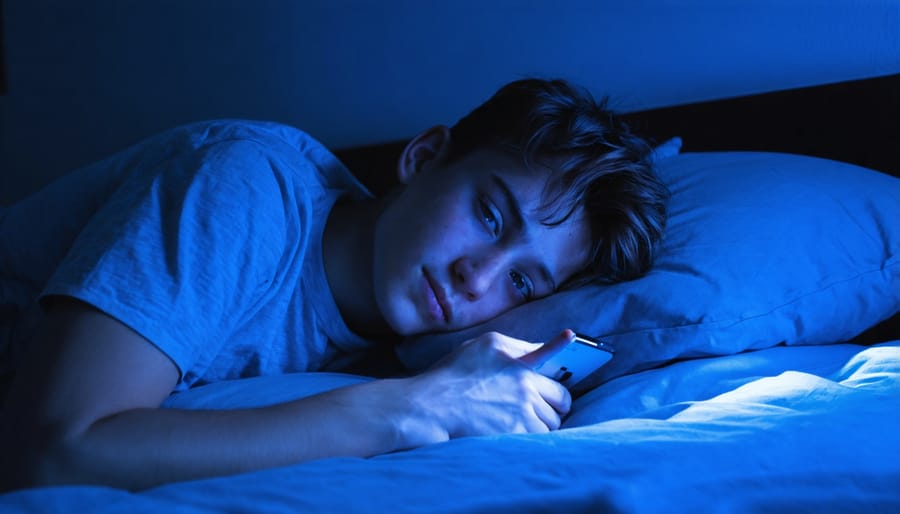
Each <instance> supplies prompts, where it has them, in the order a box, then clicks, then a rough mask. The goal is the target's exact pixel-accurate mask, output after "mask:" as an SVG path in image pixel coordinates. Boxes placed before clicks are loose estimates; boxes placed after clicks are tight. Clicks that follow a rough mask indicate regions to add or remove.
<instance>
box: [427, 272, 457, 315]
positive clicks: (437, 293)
mask: <svg viewBox="0 0 900 514" xmlns="http://www.w3.org/2000/svg"><path fill="white" fill-rule="evenodd" d="M422 275H424V276H425V287H424V289H425V301H426V306H427V307H428V311H429V313H430V314H431V316H432V317H433V318H435V319H436V320H439V321H440V320H443V321H444V323H450V319H451V318H452V317H453V312H452V311H451V310H450V304H448V303H447V295H446V293H444V289H443V288H442V287H441V286H440V285H438V283H437V282H435V280H434V277H432V276H431V273H429V272H428V270H427V269H425V268H424V267H423V268H422Z"/></svg>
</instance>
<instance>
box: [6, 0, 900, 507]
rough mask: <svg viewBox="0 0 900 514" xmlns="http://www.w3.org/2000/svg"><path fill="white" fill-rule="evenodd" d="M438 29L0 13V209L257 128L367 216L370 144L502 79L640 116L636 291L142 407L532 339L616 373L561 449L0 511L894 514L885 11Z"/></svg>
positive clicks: (896, 360) (468, 451) (469, 454)
mask: <svg viewBox="0 0 900 514" xmlns="http://www.w3.org/2000/svg"><path fill="white" fill-rule="evenodd" d="M457 3H459V4H460V6H459V7H455V8H454V7H452V6H451V7H448V6H450V4H446V5H444V4H440V6H438V4H439V3H429V2H418V3H416V2H395V3H390V2H389V3H379V4H378V5H377V6H375V5H370V3H368V2H356V1H347V2H337V3H333V2H321V3H320V4H321V5H313V4H315V3H314V2H312V3H310V2H307V3H303V5H300V3H296V5H292V6H291V7H288V5H287V4H290V3H289V2H280V3H279V2H230V3H229V5H228V6H226V7H224V8H223V7H222V6H220V5H218V4H219V2H214V1H195V2H181V3H179V2H143V3H141V2H135V3H133V4H132V5H129V6H128V7H127V8H121V7H120V6H118V4H117V7H116V8H111V4H112V3H110V2H89V3H88V4H89V5H87V6H85V5H80V4H79V5H76V6H71V7H64V6H61V5H55V4H54V3H53V2H33V1H32V2H22V1H19V2H15V1H6V2H5V3H4V2H3V1H2V0H0V15H5V19H6V21H7V23H6V24H5V25H4V24H3V23H2V22H0V29H5V31H6V32H5V34H4V33H0V45H2V46H0V53H3V55H2V56H0V68H2V71H4V72H5V71H6V70H7V69H8V75H7V74H6V73H3V74H0V90H4V91H5V93H6V94H7V95H8V97H4V98H3V99H2V100H3V101H2V102H0V114H2V116H0V132H2V137H0V150H2V151H0V168H3V169H0V186H2V187H0V205H2V204H4V203H6V202H9V201H12V200H13V199H15V198H16V197H18V196H21V194H24V193H25V192H27V191H28V190H29V189H35V188H36V187H37V186H38V185H39V184H38V183H40V182H44V181H46V180H49V178H50V177H49V176H46V177H45V176H42V174H46V175H53V174H56V173H62V172H63V171H64V170H67V169H72V168H74V167H76V165H81V164H85V163H87V162H90V161H92V160H95V159H97V158H99V157H101V156H102V155H107V154H109V153H111V152H112V151H115V150H117V149H120V148H121V147H123V146H126V144H128V143H131V142H133V140H137V139H139V136H140V137H143V136H147V135H149V134H150V133H152V132H155V131H158V130H160V129H163V128H169V127H171V126H174V125H176V124H179V123H183V122H187V121H196V119H205V118H209V117H252V118H264V119H276V118H277V117H282V118H280V119H279V121H286V122H289V123H292V124H295V125H298V126H300V127H301V128H304V129H307V130H309V131H310V132H311V133H313V134H314V135H316V137H323V138H325V142H326V143H327V144H328V145H329V146H335V145H334V144H333V142H337V141H356V142H357V143H353V144H352V145H351V144H349V143H348V144H347V145H343V146H346V147H343V148H340V150H339V151H338V156H339V157H340V158H341V159H342V160H343V161H344V162H345V163H346V164H347V165H348V167H349V168H350V169H352V170H362V169H366V170H368V171H369V172H368V173H367V174H366V175H361V176H360V177H359V178H360V180H361V181H362V182H363V183H365V184H366V185H367V186H368V187H369V188H370V189H371V190H372V191H373V192H374V193H375V194H383V193H385V192H386V191H387V190H388V189H389V188H390V187H391V186H392V185H393V183H392V181H391V178H390V177H392V176H393V173H392V168H393V164H394V163H395V162H396V157H397V155H398V153H399V150H400V149H401V148H402V146H403V144H404V143H405V142H404V141H400V140H397V141H394V142H387V143H380V142H379V141H383V140H381V139H377V138H376V136H378V137H381V136H382V135H383V133H386V134H388V136H389V137H390V138H393V137H394V136H396V135H398V134H400V133H401V132H402V133H406V134H408V133H411V131H414V130H416V131H417V130H420V129H422V128H423V126H422V123H423V122H424V123H433V122H436V121H452V119H449V120H448V119H446V116H445V115H447V114H448V113H455V112H456V111H455V109H456V108H457V107H459V108H462V107H463V104H464V105H465V106H466V107H471V105H469V103H471V102H470V100H472V99H473V98H474V97H475V96H477V95H486V94H489V93H490V92H491V91H492V89H491V88H493V87H494V86H497V85H499V84H500V83H502V82H505V81H507V80H512V79H514V78H519V76H513V74H520V73H522V72H523V71H525V70H526V68H527V70H532V69H537V70H544V71H548V72H549V71H551V70H552V71H558V72H560V73H561V74H562V75H564V78H573V79H576V81H578V80H577V79H579V78H583V79H587V82H588V85H589V86H590V87H591V88H592V89H593V90H594V91H595V93H598V94H602V93H604V92H606V89H608V88H607V87H606V86H609V89H612V92H613V93H616V92H618V93H620V94H622V95H624V96H625V97H624V98H613V100H614V103H615V101H616V100H623V102H624V105H629V104H634V103H635V102H636V104H637V105H642V104H641V101H652V102H651V103H650V104H649V105H651V106H654V105H655V106H658V105H668V106H669V107H664V108H650V109H645V110H640V111H636V112H629V113H627V114H626V115H625V118H626V119H627V121H629V122H630V123H631V124H632V125H634V126H635V127H636V128H638V129H639V131H640V132H643V133H645V134H648V135H650V136H651V137H652V138H653V140H654V141H655V143H656V151H655V154H654V158H655V159H656V163H657V166H658V168H659V170H660V175H661V176H662V177H663V179H664V180H665V181H666V183H667V184H668V185H669V187H670V189H671V191H672V200H671V204H670V220H669V223H668V227H667V229H666V233H665V238H664V242H663V244H662V247H661V248H660V252H659V254H658V256H657V259H656V265H655V267H654V269H653V270H652V271H651V272H650V273H649V274H648V275H647V276H645V277H643V278H641V279H638V280H635V281H631V282H626V283H622V284H615V285H591V286H586V287H582V288H579V289H576V290H571V291H566V292H563V293H560V294H557V295H554V296H552V297H550V298H546V299H542V300H540V301H537V302H533V303H531V304H528V305H526V306H523V307H522V308H519V309H515V310H514V311H511V312H509V313H507V314H504V315H501V316H499V317H497V318H495V319H493V320H490V321H488V322H486V323H484V324H482V325H479V326H476V327H472V328H470V329H468V330H464V331H461V332H456V333H449V334H436V335H428V336H420V337H416V338H410V339H407V340H404V341H402V342H401V344H400V345H399V346H397V347H393V348H380V349H376V351H374V352H373V353H372V354H371V355H368V356H366V357H368V358H367V359H361V360H360V361H358V362H354V363H348V367H346V368H342V369H333V370H327V371H322V372H318V373H299V374H289V375H283V376H269V377H258V378H250V379H244V380H237V381H229V382H221V383H216V384H210V385H205V386H202V387H198V388H194V389H190V390H187V391H184V392H180V393H177V394H173V395H172V396H170V397H169V398H168V399H167V400H166V402H165V404H164V406H165V407H167V408H187V409H229V408H242V407H251V406H261V405H266V404H271V403H276V402H279V401H285V400H289V399H293V398H298V397H301V396H305V395H310V394H315V393H317V392H320V391H324V390H328V389H331V388H335V387H341V386H344V385H350V384H354V383H359V382H361V381H367V380H373V379H376V378H375V377H379V376H384V375H389V374H392V373H395V372H398V366H399V368H400V369H399V372H402V373H409V372H412V373H415V372H417V371H420V370H423V369H426V368H427V367H428V366H430V365H431V364H432V363H434V362H435V361H436V360H437V359H439V358H440V357H441V356H442V355H444V354H446V353H447V352H448V351H450V350H451V349H452V348H454V347H455V346H456V345H458V344H459V343H460V342H461V341H464V340H466V339H468V338H469V337H471V336H474V335H476V334H479V333H481V332H484V331H486V330H497V331H500V332H504V333H507V334H510V335H513V336H518V337H522V338H526V339H529V340H546V339H548V338H550V337H551V336H552V335H554V334H556V333H558V331H559V330H560V329H561V328H563V327H570V328H573V329H576V330H578V331H579V332H583V333H586V334H588V335H591V336H597V337H600V338H602V339H603V340H604V341H606V342H607V343H609V344H610V345H611V346H613V347H614V348H615V349H616V355H615V357H614V358H613V360H612V361H610V362H609V363H608V364H607V365H606V366H604V367H603V368H601V369H600V370H599V371H598V372H596V373H594V374H592V375H591V376H590V377H588V378H587V379H586V380H585V381H583V382H581V383H579V384H578V385H577V387H576V388H575V390H574V391H573V394H574V396H575V401H574V405H573V409H572V412H571V414H570V415H569V416H568V417H567V418H566V419H565V420H564V423H563V426H562V428H561V429H560V430H558V431H555V432H552V433H549V434H533V435H501V436H491V437H470V438H462V439H456V440H451V441H449V442H446V443H440V444H434V445H430V446H426V447H422V448H418V449H413V450H408V451H403V452H396V453H392V454H387V455H381V456H376V457H372V458H366V459H362V458H331V459H322V460H316V461H311V462H306V463H300V464H295V465H291V466H286V467H280V468H275V469H268V470H262V471H257V472H251V473H244V474H239V475H234V476H224V477H218V478H210V479H204V480H196V481H190V482H181V483H173V484H168V485H164V486H160V487H155V488H152V489H148V490H143V491H125V490H118V489H113V488H108V487H95V486H66V487H44V488H36V489H29V490H21V491H14V492H10V493H6V494H2V495H0V513H2V514H18V513H23V514H25V513H47V514H50V513H82V512H85V513H160V512H167V513H168V512H171V513H191V514H193V513H197V514H201V513H204V514H205V513H218V512H265V513H278V512H286V513H287V512H290V513H295V512H310V513H313V512H323V513H357V512H358V513H400V512H428V513H480V512H484V513H503V512H516V513H518V514H525V513H532V512H552V513H566V514H574V513H579V512H591V513H598V512H621V513H682V512H685V513H693V512H703V513H719V512H721V513H772V512H779V513H780V512H785V513H804V512H808V513H816V514H819V513H846V512H866V513H869V512H872V513H878V512H881V513H900V74H898V73H900V43H898V41H900V37H898V35H900V31H898V29H897V21H898V19H900V8H898V7H897V4H896V2H893V1H892V0H872V1H870V2H858V1H846V2H825V3H824V4H827V7H823V3H821V2H817V1H799V2H780V1H778V0H766V1H760V0H754V1H752V2H732V3H729V4H730V5H729V6H728V8H720V7H715V6H710V5H708V4H709V2H704V1H702V0H691V1H681V2H615V1H614V0H610V1H608V2H596V3H591V4H592V5H593V7H587V6H578V8H576V4H575V3H572V4H568V6H566V5H565V4H563V5H564V6H563V7H562V8H559V9H558V12H556V11H554V13H555V14H554V16H550V15H549V14H548V13H549V12H550V11H549V10H547V8H548V6H550V4H551V3H550V2H545V3H542V2H517V1H504V2H488V3H484V2H476V1H469V2H457ZM457 3H453V6H456V5H457ZM712 3H715V2H712ZM51 4H52V5H51ZM306 4H310V5H311V7H310V6H307V5H306ZM337 4H340V5H337ZM482 4H484V5H482ZM732 4H733V5H732ZM832 4H833V5H832ZM553 6H554V9H555V8H556V4H553ZM4 7H5V9H4ZM581 7H583V8H584V9H586V10H587V11H589V12H590V13H591V15H583V14H582V11H581V10H580V8H581ZM476 8H478V9H480V10H479V11H478V13H479V14H480V16H481V18H478V19H475V20H473V19H472V18H473V17H472V16H471V12H472V9H476ZM417 9H418V10H417ZM423 9H424V10H423ZM649 10H652V11H653V12H654V13H656V14H657V16H647V15H646V14H647V11H649ZM348 12H350V14H351V15H350V16H346V14H347V13H348ZM423 12H424V13H425V14H426V15H427V16H425V17H423V16H422V13H423ZM723 13H725V14H723ZM735 13H737V14H735ZM779 14H785V15H784V16H779ZM417 17H419V18H421V20H423V22H422V23H421V24H419V23H418V22H419V21H420V20H419V18H417ZM0 18H2V16H0ZM739 18H740V19H741V20H744V19H746V20H749V21H748V22H747V23H737V21H738V19H739ZM845 18H847V19H849V21H848V20H845ZM548 19H549V20H550V22H549V23H548V22H547V20H548ZM10 20H15V21H14V22H12V23H10V22H9V21H10ZM424 20H429V21H433V22H434V23H433V24H431V25H429V24H427V23H425V22H424ZM798 20H799V22H798ZM845 21H847V22H846V23H845ZM282 22H283V23H282ZM464 24H469V25H470V26H468V28H469V29H471V30H470V31H469V32H466V31H464V30H459V27H460V26H463V25H464ZM701 25H704V26H705V27H706V29H703V27H701ZM860 27H863V28H860ZM161 28H162V29H164V30H162V31H161ZM504 30H505V32H504ZM732 32H737V34H735V37H731V36H732ZM160 33H163V34H164V35H165V36H166V37H162V38H161V37H159V34H160ZM236 34H237V35H240V36H241V37H235V35H236ZM335 34H339V35H340V36H335ZM460 34H463V36H460ZM534 34H537V36H535V37H532V35H534ZM710 35H712V36H713V37H712V38H710ZM400 36H409V38H404V37H400ZM526 36H527V37H526ZM726 36H727V37H726ZM655 37H656V38H655ZM342 39H343V40H346V41H339V40H342ZM409 41H417V43H415V44H411V43H410V42H409ZM421 41H428V43H429V44H423V43H421ZM435 41H441V42H444V43H447V44H444V45H432V44H431V43H433V42H435ZM659 41H666V44H665V45H660V44H659V43H658V42H659ZM285 42H287V43H290V44H286V43H285ZM375 42H377V43H378V44H375ZM551 42H553V43H555V44H550V43H551ZM487 45H495V46H496V48H495V50H496V52H494V53H493V54H491V53H490V52H485V51H484V48H485V47H487ZM712 45H722V47H723V50H722V51H719V52H705V49H706V47H708V46H712ZM654 46H657V47H659V46H664V47H665V48H662V49H660V48H653V47H654ZM70 47H71V48H74V49H76V50H80V51H74V50H73V51H71V52H70V51H69V49H70ZM360 48H364V49H365V50H366V52H362V53H361V52H360ZM491 48H494V47H491ZM596 48H600V49H601V51H598V52H596V53H592V52H593V51H594V49H596ZM586 49H590V50H591V52H588V51H587V50H586ZM4 50H5V52H4ZM417 52H420V53H417ZM398 54H402V55H405V56H406V55H409V56H412V57H413V58H411V59H410V61H409V62H405V61H399V62H395V60H396V56H397V55H398ZM334 56H338V57H339V59H335V60H338V61H340V62H341V66H334V65H333V63H332V58H333V57H334ZM563 57H564V58H563ZM570 57H571V58H570ZM414 61H415V62H414ZM286 62H287V63H297V62H300V63H305V64H308V67H306V68H302V69H300V70H296V69H293V68H291V67H290V66H285V63H286ZM48 63H49V64H48ZM134 63H137V65H135V64H134ZM479 67H480V68H479ZM286 68H288V69H289V71H285V69H286ZM473 68H474V69H477V70H478V71H479V73H472V72H471V70H472V69H473ZM656 70H659V73H658V74H657V73H651V72H652V71H656ZM526 72H527V71H526ZM313 75H316V76H318V78H316V77H315V76H313ZM476 75H477V76H476ZM566 75H567V76H566ZM448 77H456V80H455V81H454V80H447V78H448ZM501 79H502V80H501ZM857 79H862V80H857ZM92 80H93V82H92ZM360 84H362V85H363V86H364V87H363V88H360V87H359V86H360ZM422 84H437V85H438V86H436V87H435V88H434V89H431V88H423V87H422ZM807 84H809V85H812V86H811V87H799V86H801V85H807ZM48 85H49V86H50V87H48ZM616 88H618V89H616ZM785 88H793V89H787V90H785ZM362 89H365V91H362ZM419 89H422V90H423V91H419ZM476 90H477V92H476ZM770 90H780V91H777V92H768V93H763V92H762V91H770ZM60 91H62V92H63V93H62V94H61V93H60ZM298 91H301V92H303V93H305V94H306V95H305V96H307V97H308V98H297V97H298V96H300V97H302V96H304V95H302V94H301V95H298V94H297V92H298ZM754 92H756V93H758V94H750V93H754ZM465 94H468V96H466V97H465V98H464V96H465ZM736 94H740V95H743V96H734V95H736ZM628 95H634V97H631V98H629V97H628ZM729 96H732V98H727V97H729ZM691 98H693V99H694V100H691V101H687V100H685V101H684V102H681V101H678V102H672V101H671V100H673V99H691ZM710 98H724V99H719V100H710ZM480 99H483V98H479V100H480ZM696 99H700V100H708V101H697V100H696ZM7 100H8V101H7ZM673 104H678V105H673ZM326 107H327V108H326ZM348 120H353V121H354V123H348ZM307 121H309V122H310V125H307V124H306V122H307ZM356 121H358V123H356ZM47 134H51V135H52V137H53V143H54V151H47V143H46V139H47V137H48V136H47ZM363 136H365V138H372V141H375V142H379V143H378V144H376V145H371V146H360V144H361V143H359V141H364V140H363V139H361V138H362V137H363ZM342 138H347V139H342ZM354 138H355V139H354ZM365 141H368V139H366V140H365ZM337 146H338V147H340V146H342V145H337ZM79 159H80V160H81V162H78V161H79ZM13 169H16V170H21V171H20V172H18V174H15V173H12V172H10V171H9V170H13ZM347 437H353V433H352V427H348V432H347ZM0 458H2V456H0Z"/></svg>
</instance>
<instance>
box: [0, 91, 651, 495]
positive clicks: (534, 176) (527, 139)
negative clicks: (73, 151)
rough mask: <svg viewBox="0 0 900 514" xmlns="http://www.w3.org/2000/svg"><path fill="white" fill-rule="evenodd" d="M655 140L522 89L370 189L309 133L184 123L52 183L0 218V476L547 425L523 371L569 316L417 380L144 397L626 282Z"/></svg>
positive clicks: (274, 462)
mask: <svg viewBox="0 0 900 514" xmlns="http://www.w3.org/2000/svg"><path fill="white" fill-rule="evenodd" d="M648 156H649V147H648V145H647V144H646V143H645V142H644V141H643V140H642V139H640V138H639V137H637V136H635V135H633V134H631V133H630V132H629V131H628V129H627V128H626V127H624V126H623V125H622V124H621V123H620V122H619V121H618V120H617V119H616V118H615V117H614V116H613V115H612V113H610V112H609V111H608V110H607V109H606V108H605V107H604V104H603V103H599V104H598V103H596V102H594V101H593V100H592V99H591V98H590V96H589V95H587V94H586V93H584V92H582V91H581V90H579V89H577V88H575V87H573V86H571V85H569V84H567V83H565V82H563V81H544V80H536V79H528V80H522V81H517V82H513V83H511V84H508V85H506V86H504V87H503V88H501V89H500V90H499V91H498V92H497V93H496V94H495V95H494V96H493V97H492V98H491V99H489V100H488V101H487V102H486V103H484V104H483V105H482V106H480V107H479V108H477V109H475V110H474V111H473V112H472V113H471V114H469V115H468V116H466V117H465V118H463V119H462V120H460V121H459V122H458V123H457V124H456V125H455V126H453V127H452V128H447V127H444V126H437V127H433V128H431V129H429V130H426V131H425V132H423V133H422V134H420V135H418V136H417V137H415V138H414V139H412V140H411V141H410V142H409V144H408V145H407V146H406V148H405V150H404V151H403V152H402V155H401V156H400V158H399V160H398V162H397V175H398V178H399V182H400V183H401V187H398V188H397V189H396V190H395V191H393V192H391V193H390V194H388V195H386V196H385V197H384V198H381V199H375V198H371V197H370V196H369V195H368V193H367V192H366V191H365V189H364V188H363V187H362V186H361V185H360V184H359V183H358V182H357V181H356V180H355V179H354V177H353V176H352V175H351V174H350V173H349V172H348V171H347V170H346V169H345V168H344V167H343V165H342V164H341V163H340V162H339V161H338V160H337V159H336V158H335V157H334V156H333V155H332V154H331V153H329V152H328V151H327V150H326V149H325V148H323V147H322V146H321V145H319V144H318V143H317V142H315V141H314V140H312V139H311V138H309V137H308V136H307V135H305V134H304V133H302V132H300V131H298V130H295V129H293V128H290V127H286V126H283V125H277V124H271V123H258V122H236V121H221V122H211V123H203V124H195V125H191V126H187V127H182V128H178V129H175V130H172V131H169V132H166V133H164V134H162V135H159V136H157V137H154V138H151V139H149V140H147V141H145V142H143V143H140V144H138V145H137V146H135V147H133V148H131V149H128V150H126V151H124V152H122V153H120V154H117V155H115V156H113V157H111V158H110V159H107V160H105V161H102V162H100V163H98V164H95V165H93V166H90V167H87V168H85V169H83V170H81V171H78V172H75V173H73V174H71V175H69V176H67V177H65V178H63V179H62V180H60V181H59V182H57V183H55V184H53V185H51V186H50V187H48V188H47V189H45V190H44V191H42V192H41V193H39V194H37V195H36V196H34V197H32V198H29V199H27V200H25V201H23V202H21V203H19V204H17V205H14V206H12V207H11V208H9V209H8V210H7V211H5V212H4V213H3V218H2V236H3V237H2V244H3V247H2V254H0V266H2V268H0V269H2V280H3V283H2V286H3V294H4V298H3V301H4V305H5V310H6V312H12V311H14V312H15V318H16V325H15V332H14V336H15V337H13V338H12V339H13V342H12V343H10V344H9V347H8V349H7V353H8V354H9V355H8V357H7V359H6V361H7V362H8V363H9V364H8V366H9V367H10V368H11V369H13V370H14V372H15V373H14V375H15V378H14V380H13V384H12V386H11V389H10V391H9V393H8V395H7V399H6V404H5V407H4V412H3V415H2V416H3V417H2V420H0V422H2V434H0V441H2V443H0V444H2V445H3V449H2V454H3V461H2V462H3V463H2V468H3V486H4V488H7V489H8V488H15V487H22V486H32V485H46V484H67V483H97V484H107V485H111V486H116V487H123V488H131V489H140V488H145V487H149V486H153V485H156V484H160V483H165V482H170V481H176V480H185V479H194V478H199V477H206V476H215V475H222V474H230V473H238V472H242V471H247V470H252V469H259V468H264V467H271V466H278V465H285V464H290V463H294V462H298V461H302V460H306V459H314V458H321V457H328V456H339V455H354V456H370V455H376V454H380V453H385V452H390V451H395V450H399V449H405V448H413V447H417V446H421V445H425V444H429V443H433V442H437V441H444V440H447V439H449V438H454V437H462V436H468V435H479V434H491V433H502V432H542V431H547V430H554V429H556V428H558V427H559V424H560V419H561V417H562V416H564V415H565V414H566V413H567V411H568V409H569V406H570V397H569V394H568V392H567V391H566V390H565V388H563V387H562V386H561V385H560V384H558V383H556V382H554V381H552V380H550V379H548V378H545V377H543V376H540V375H538V374H537V373H535V372H534V371H533V370H532V368H534V367H536V366H537V365H539V364H540V363H541V362H543V361H544V360H546V359H547V358H549V357H550V356H551V355H552V354H553V353H555V352H556V351H558V350H559V349H561V348H562V347H563V346H565V344H568V342H569V341H570V338H571V337H572V333H571V331H569V330H565V331H563V332H562V333H561V334H560V335H559V336H558V337H557V338H555V339H554V340H552V341H550V342H548V343H547V344H544V345H541V344H537V343H530V342H525V341H520V340H516V339H512V338H509V337H506V336H503V335H501V334H485V335H483V336H481V337H478V338H476V339H474V340H472V341H468V342H466V343H464V344H462V345H461V347H460V348H459V349H458V350H457V351H456V352H454V353H453V354H451V355H450V356H448V357H447V358H445V359H444V360H443V361H441V362H440V363H439V364H437V365H436V366H435V367H434V368H432V369H431V370H429V371H427V372H425V373H423V374H420V375H417V376H413V377H405V378H393V379H384V380H375V381H372V382H368V383H364V384H360V385H356V386H352V387H346V388H340V389H336V390H333V391H330V392H326V393H323V394H319V395H315V396H311V397H308V398H304V399H300V400H296V401H293V402H287V403H283V404H278V405H274V406H271V407H265V408H260V409H253V410H249V409H247V410H233V411H185V410H177V409H163V408H160V405H161V403H162V402H163V400H164V399H165V398H166V397H167V396H168V395H169V394H170V393H172V392H173V391H181V390H185V389H187V388H190V387H192V386H197V385H201V384H204V383H209V382H215V381H219V380H226V379H234V378H239V377H246V376H254V375H262V374H274V373H287V372H297V371H311V370H318V369H323V368H325V367H327V366H329V365H330V363H333V362H336V361H338V360H340V358H341V357H342V356H344V355H345V354H348V353H352V352H356V351H359V350H361V349H363V348H365V347H366V346H367V345H369V344H371V342H372V341H391V340H395V339H396V338H398V337H402V336H407V335H411V334H418V333H424V332H432V331H448V330H455V329H460V328H464V327H468V326H472V325H474V324H476V323H479V322H482V321H485V320H487V319H489V318H491V317H493V316H496V315H497V314H499V313H501V312H504V311H506V310H508V309H511V308H513V307H515V306H516V305H519V304H522V303H524V302H527V301H529V300H531V299H534V298H539V297H542V296H546V295H549V294H552V293H553V292H554V291H556V290H558V289H560V288H564V287H571V286H573V285H575V284H578V283H581V282H583V281H585V280H607V281H617V280H626V279H630V278H634V277H636V276H639V275H640V274H642V273H643V272H645V271H646V270H647V269H648V267H649V266H650V263H651V257H652V254H653V249H654V246H655V244H656V243H657V241H658V239H659V237H660V234H661V232H662V230H663V225H664V220H665V201H666V190H665V187H664V186H663V185H662V184H661V183H660V181H659V180H658V179H657V177H656V176H655V175H654V173H653V170H652V168H651V166H650V163H649V159H648ZM29 306H30V307H29Z"/></svg>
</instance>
